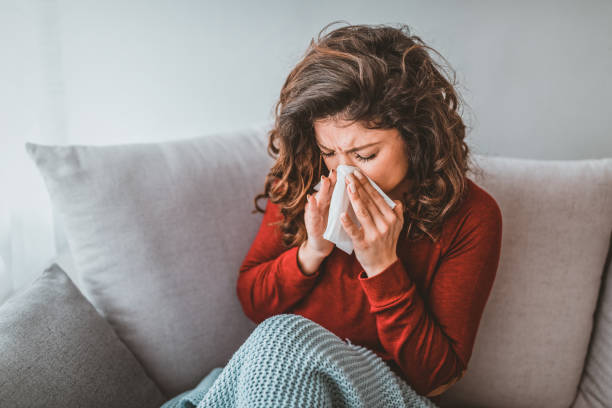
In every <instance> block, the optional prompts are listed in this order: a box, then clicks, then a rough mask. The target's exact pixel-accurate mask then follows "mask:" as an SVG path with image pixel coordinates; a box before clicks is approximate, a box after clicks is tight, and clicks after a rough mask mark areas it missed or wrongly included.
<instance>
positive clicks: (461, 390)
mask: <svg viewBox="0 0 612 408" xmlns="http://www.w3.org/2000/svg"><path fill="white" fill-rule="evenodd" d="M269 128H270V127H269V126H268V127H267V129H269ZM267 129H266V128H260V129H251V130H247V131H239V132H238V131H235V132H229V133H224V134H215V135H207V136H205V137H199V138H194V139H187V140H175V141H172V142H160V143H147V144H133V145H111V146H44V145H35V144H31V145H30V146H29V147H28V149H29V152H30V154H31V157H32V158H33V160H34V161H35V162H36V164H37V166H38V168H39V170H40V173H41V174H42V175H43V177H44V178H45V182H46V185H47V188H48V190H49V194H50V196H51V201H52V204H53V206H54V207H55V210H56V211H55V213H56V214H58V216H59V217H60V218H61V219H62V221H63V222H61V223H60V224H61V225H62V226H63V227H64V228H65V231H64V232H65V236H66V240H67V242H68V246H69V248H70V251H71V255H72V259H73V261H74V268H75V271H76V272H77V274H78V275H79V277H80V279H79V281H78V282H75V283H77V284H80V286H79V287H80V288H81V289H82V291H83V294H85V295H86V296H88V298H90V299H91V301H92V303H93V304H94V305H95V306H96V307H97V308H98V309H99V310H100V313H101V314H102V315H103V316H105V317H106V318H107V319H108V321H109V323H110V324H111V325H112V327H113V328H114V329H115V331H116V332H117V335H118V336H119V337H120V339H121V340H122V341H123V342H124V343H125V344H126V345H128V347H129V349H130V350H131V351H132V352H133V353H134V354H135V355H136V357H137V359H138V360H139V361H140V362H141V363H142V365H143V366H144V367H145V369H146V371H147V373H149V375H150V376H151V378H152V379H154V380H155V382H156V383H158V384H159V387H160V388H161V389H162V390H163V391H165V394H166V395H167V397H170V396H171V395H176V394H178V393H179V392H181V391H183V390H186V389H190V388H193V387H195V386H196V385H197V384H198V381H199V380H201V379H202V378H203V377H204V376H205V375H206V374H207V373H209V372H210V371H211V370H212V369H213V368H214V367H219V366H222V365H223V364H224V362H226V361H227V359H229V358H230V357H231V355H232V354H233V352H234V351H235V350H236V349H237V348H238V347H239V346H240V344H242V343H243V342H244V340H245V339H246V338H247V337H248V335H249V333H250V332H251V331H252V330H253V329H254V328H255V327H256V324H255V323H254V322H253V321H252V320H251V319H249V317H248V316H246V315H245V313H244V309H243V308H242V307H241V303H240V302H239V299H238V297H237V296H236V280H237V277H238V273H239V268H240V266H241V262H242V260H243V259H244V256H245V254H246V253H247V251H248V250H249V248H250V246H251V245H252V244H253V242H254V239H255V237H256V234H257V232H258V228H259V227H260V225H261V222H262V217H263V215H264V214H263V213H260V212H254V210H255V208H254V201H253V199H254V197H255V196H256V195H257V194H259V193H262V192H263V182H264V180H265V175H266V174H267V172H268V171H269V169H270V167H271V165H272V163H273V160H272V159H271V158H270V157H269V156H268V154H267V152H266V146H267V142H268V134H267ZM472 158H473V160H474V164H475V165H476V166H475V170H477V171H478V172H477V173H474V172H470V176H471V178H472V180H474V182H475V183H476V184H477V185H478V186H482V188H483V189H485V190H486V191H487V192H489V193H490V194H491V196H493V197H495V200H496V201H497V203H499V207H500V209H501V210H502V214H503V220H504V231H503V239H502V253H501V257H500V261H499V268H498V271H497V274H496V276H495V283H494V285H493V288H492V290H491V293H490V296H489V299H488V300H487V304H486V307H485V309H484V313H483V315H482V318H481V320H480V324H479V327H478V335H477V336H476V340H475V343H474V345H473V353H472V356H471V358H470V360H469V368H468V371H467V372H466V374H465V376H464V377H463V378H461V380H459V381H458V382H457V383H456V384H454V385H453V386H452V387H451V388H450V389H449V390H448V391H446V392H445V393H444V394H442V395H440V396H438V397H432V400H434V399H438V401H437V402H436V403H437V404H438V405H440V406H441V407H443V406H496V407H505V406H512V407H529V406H570V405H571V403H572V401H573V400H574V398H575V395H576V391H577V389H578V384H579V383H580V379H581V374H582V370H583V367H584V364H585V358H586V356H587V354H586V353H587V349H588V345H589V339H590V334H591V331H592V328H593V317H594V311H595V306H596V302H597V297H598V294H599V290H600V286H601V279H602V273H603V269H604V268H603V265H604V261H605V258H606V254H607V253H608V249H609V242H610V225H612V159H597V160H578V161H554V160H553V161H551V160H529V159H514V158H507V157H495V156H484V155H479V154H474V155H473V157H472ZM316 181H317V180H315V182H316ZM228 203H229V204H228ZM258 205H259V206H260V208H264V207H265V205H266V204H265V200H263V199H260V200H258ZM474 215H475V214H472V215H471V216H474ZM418 248H419V249H420V250H417V248H414V249H412V250H410V251H409V252H408V254H407V256H406V257H405V258H404V259H403V261H405V262H404V263H403V265H404V267H405V269H406V272H407V273H408V274H409V275H410V276H411V279H413V280H414V283H415V284H416V285H417V289H418V293H419V294H421V295H422V296H423V301H424V302H425V303H426V304H427V305H428V306H429V304H430V303H431V300H430V299H428V298H427V296H426V293H427V291H428V290H429V289H430V288H429V287H427V286H425V285H426V284H427V283H428V279H427V278H425V279H424V278H423V276H427V273H429V272H426V271H430V270H433V268H435V265H436V262H437V261H440V260H441V258H440V253H439V248H436V246H435V245H431V244H430V243H421V244H420V245H418ZM465 249H466V250H467V249H469V246H468V247H466V248H465ZM291 250H292V251H295V250H294V249H291ZM340 252H342V251H340ZM264 253H265V252H264ZM294 255H296V253H295V252H294ZM332 255H333V254H332ZM328 258H329V257H328ZM287 260H291V259H290V258H287ZM328 261H331V259H328ZM328 261H326V262H328ZM349 265H350V263H349ZM352 267H355V268H356V266H355V265H353V266H352ZM292 270H294V269H287V271H288V273H287V274H283V277H282V279H283V280H282V281H281V282H284V283H286V284H287V285H288V286H290V285H297V286H298V287H299V286H300V285H303V284H304V282H302V281H301V280H300V279H298V278H297V277H296V275H295V274H293V273H291V271H292ZM347 271H348V272H351V273H355V272H356V270H352V269H350V268H349V269H347ZM322 272H323V274H322V275H324V274H325V263H324V264H323V269H322ZM351 276H354V275H351ZM321 280H322V281H323V277H321ZM325 282H327V284H330V283H332V282H329V281H327V280H325ZM352 283H354V284H356V285H357V287H360V285H361V284H360V283H359V281H352ZM308 284H309V283H308ZM357 293H359V292H357ZM354 294H355V291H354V287H352V286H350V287H340V288H339V289H338V290H337V291H336V292H335V293H334V299H322V301H323V304H324V305H325V306H322V308H323V307H328V306H329V305H330V304H331V303H332V300H336V299H337V300H338V301H340V302H343V303H344V304H350V303H353V299H352V298H351V297H350V296H351V295H354ZM363 294H364V293H363V291H362V292H361V294H360V296H363ZM362 300H363V299H362ZM298 303H299V301H298ZM368 306H369V305H368ZM462 307H465V305H462ZM329 310H330V314H331V312H334V311H335V309H333V308H329ZM335 312H337V311H335ZM600 316H605V315H602V314H600ZM343 319H346V320H347V321H352V322H354V321H355V320H356V317H355V316H354V315H346V316H345V315H343ZM329 320H332V316H330V317H329V319H328V322H329ZM336 320H338V318H336ZM322 323H323V324H324V326H325V327H327V328H328V329H329V328H331V329H333V328H334V325H332V326H330V325H329V324H328V323H326V322H325V321H324V322H322ZM604 324H605V322H604ZM357 327H358V328H359V329H360V330H357V329H351V328H350V327H349V326H348V325H346V327H345V328H342V327H341V329H342V331H344V332H356V338H354V339H353V338H351V340H352V341H353V342H354V343H359V344H361V345H363V344H364V343H363V342H361V341H360V339H364V335H363V334H361V333H364V334H365V333H371V329H368V327H372V320H371V319H368V320H367V321H365V322H362V323H361V324H360V325H358V326H357ZM432 329H433V326H432ZM443 329H444V330H445V328H443ZM176 333H181V334H182V335H179V336H177V335H176ZM339 334H340V336H339V337H341V338H343V339H344V338H346V337H344V336H342V333H339ZM368 337H369V335H368ZM368 348H370V349H373V347H368ZM422 350H423V351H427V350H426V349H425V348H422ZM592 356H593V357H589V358H595V357H596V358H597V359H599V360H595V363H596V364H598V363H599V361H602V363H601V364H608V363H607V362H606V361H604V360H601V358H602V354H601V353H594V354H592ZM592 380H593V381H594V384H596V386H597V387H607V385H606V384H605V382H600V381H605V377H601V378H598V377H594V378H593V379H592ZM483 384H484V385H483ZM516 390H520V392H517V391H516Z"/></svg>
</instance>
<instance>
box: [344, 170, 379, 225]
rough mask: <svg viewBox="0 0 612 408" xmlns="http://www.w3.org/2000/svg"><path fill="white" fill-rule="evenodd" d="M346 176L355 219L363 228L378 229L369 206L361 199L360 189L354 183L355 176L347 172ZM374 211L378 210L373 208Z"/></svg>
mask: <svg viewBox="0 0 612 408" xmlns="http://www.w3.org/2000/svg"><path fill="white" fill-rule="evenodd" d="M347 178H348V179H349V181H348V185H347V190H348V196H349V200H350V201H351V205H352V206H353V211H354V212H355V215H356V216H357V219H358V220H359V222H360V223H361V225H362V226H363V228H364V229H366V230H376V231H378V230H379V228H378V226H377V224H376V221H375V220H374V218H373V216H372V213H371V211H370V208H369V207H368V205H367V203H366V202H365V201H364V200H363V198H362V196H361V193H360V191H359V190H360V189H358V188H357V185H356V183H355V177H354V176H353V175H351V174H349V175H348V176H347ZM351 186H353V188H354V189H355V191H354V192H352V191H351ZM375 211H378V210H375ZM379 217H380V216H379Z"/></svg>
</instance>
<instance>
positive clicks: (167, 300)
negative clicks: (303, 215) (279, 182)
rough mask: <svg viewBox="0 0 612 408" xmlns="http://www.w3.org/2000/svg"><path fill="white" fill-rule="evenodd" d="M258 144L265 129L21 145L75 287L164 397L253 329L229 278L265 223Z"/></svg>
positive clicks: (263, 158) (191, 381)
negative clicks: (64, 248) (41, 183)
mask: <svg viewBox="0 0 612 408" xmlns="http://www.w3.org/2000/svg"><path fill="white" fill-rule="evenodd" d="M264 126H265V125H264ZM266 146H267V136H266V132H265V131H264V129H262V127H261V125H259V126H258V125H256V126H254V127H253V128H247V129H245V130H243V131H239V132H233V133H227V134H216V135H208V136H201V137H195V138H189V139H182V140H174V141H165V142H158V143H138V144H124V145H111V146H78V145H72V146H45V145H40V144H35V143H27V144H26V148H27V152H28V153H29V154H30V156H31V157H32V159H33V160H34V162H35V163H36V164H37V166H38V169H39V170H40V172H41V174H42V176H43V179H44V180H45V185H46V187H47V189H48V191H49V195H50V198H51V204H52V205H53V207H54V209H55V213H56V214H57V216H58V217H59V218H60V219H61V225H63V227H64V229H65V231H64V232H65V236H66V240H67V242H68V246H69V248H70V252H71V254H72V261H73V263H74V267H75V269H76V270H77V271H78V274H79V279H78V280H77V284H79V285H81V288H82V290H83V292H84V294H85V296H86V297H87V298H88V299H89V300H90V301H91V302H92V303H93V304H94V305H95V307H96V308H97V309H98V310H99V311H100V313H101V314H102V315H103V316H104V317H105V318H106V319H107V321H108V322H109V323H110V324H111V326H112V327H113V328H114V329H115V332H116V333H117V334H118V336H119V337H120V338H121V339H122V340H123V341H124V343H125V344H126V345H127V346H128V347H129V349H130V350H131V351H132V352H133V353H134V354H135V355H136V357H137V358H138V360H139V361H140V362H141V363H142V365H143V366H144V367H145V369H146V370H147V372H148V373H149V374H150V376H151V378H152V379H153V380H154V381H155V382H156V383H157V384H158V385H159V387H160V389H161V390H162V391H163V392H164V393H165V394H166V395H169V396H174V395H177V394H179V393H180V392H182V391H185V390H187V389H191V388H193V387H195V386H196V385H197V384H198V383H199V382H200V381H201V380H202V378H204V376H206V374H208V373H209V372H210V371H211V370H212V369H213V368H215V367H220V366H224V365H225V364H226V363H227V361H229V359H230V358H231V356H232V354H233V353H234V352H235V351H236V350H237V349H238V348H239V347H240V345H241V344H242V343H243V342H244V340H246V338H247V337H248V336H249V334H250V333H251V331H252V330H253V329H254V328H255V327H256V325H255V323H253V322H251V321H250V320H249V319H248V317H246V316H245V315H244V312H243V311H242V307H241V305H240V302H239V300H238V297H237V296H236V279H237V277H238V271H239V268H240V264H241V263H242V260H243V258H244V256H245V254H246V253H247V252H248V249H249V247H250V245H251V243H252V240H253V238H254V236H255V234H256V233H257V229H258V228H259V224H260V223H261V219H262V217H263V214H261V213H256V214H253V213H252V210H253V208H254V207H253V206H254V203H253V197H254V196H255V195H256V194H257V193H259V192H261V191H262V188H263V181H264V178H265V175H266V174H267V172H268V170H269V168H270V166H271V164H272V160H271V159H270V158H269V157H268V156H267V155H266ZM260 205H262V206H264V207H265V200H261V201H260Z"/></svg>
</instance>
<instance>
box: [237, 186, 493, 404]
mask: <svg viewBox="0 0 612 408" xmlns="http://www.w3.org/2000/svg"><path fill="white" fill-rule="evenodd" d="M468 181H469V188H468V191H467V195H466V196H465V200H464V201H463V204H462V205H461V207H460V208H459V210H458V211H457V212H456V213H455V214H454V215H453V216H451V217H450V218H449V219H448V221H447V223H446V225H445V229H444V234H443V235H442V237H441V239H440V240H439V241H438V242H437V243H435V244H433V245H432V244H430V242H429V241H425V240H421V241H417V242H408V241H407V240H406V239H405V237H403V236H400V238H399V241H398V244H397V247H398V248H397V255H398V258H399V259H398V260H397V261H396V262H395V263H393V264H392V265H390V266H389V267H387V269H385V270H384V271H383V272H381V273H379V274H377V275H375V276H373V277H368V276H367V275H366V274H365V272H364V270H363V268H362V267H361V265H360V264H359V262H358V261H357V259H356V257H355V254H354V253H352V254H351V255H347V254H346V253H345V252H343V251H339V250H338V248H334V250H333V251H332V253H331V254H330V255H329V256H328V257H327V258H326V259H325V261H324V262H323V263H322V264H321V266H320V268H319V270H317V271H316V273H314V274H312V275H305V274H304V273H303V272H302V271H301V270H300V268H299V265H298V262H297V251H298V248H299V247H298V246H296V247H293V248H291V249H285V248H284V247H283V245H282V243H281V241H280V235H279V230H278V229H277V227H276V225H270V224H271V223H274V222H275V221H279V220H281V219H282V214H281V213H280V208H279V206H278V205H276V204H274V203H271V202H268V204H267V207H266V214H265V215H264V219H263V221H262V226H261V229H260V231H259V232H258V235H257V237H256V238H255V241H254V243H253V246H252V247H251V250H250V251H249V253H248V254H247V256H246V258H245V260H244V262H243V264H242V267H241V269H240V276H239V277H238V283H237V293H238V297H239V298H240V300H241V302H242V305H243V308H244V311H245V314H246V315H247V316H249V317H250V318H251V319H253V321H255V322H256V323H259V322H261V321H262V320H264V319H266V318H267V317H269V316H272V315H274V314H279V313H284V312H286V313H295V314H300V315H302V316H305V317H307V318H309V319H311V320H313V321H316V322H318V323H320V324H321V325H323V326H324V327H326V328H328V329H329V330H331V331H332V332H334V333H335V334H336V335H338V336H339V337H341V338H348V339H351V340H352V341H353V342H354V343H356V344H360V345H363V346H365V347H367V348H370V349H372V350H373V351H375V352H376V353H377V354H378V355H379V356H381V357H382V358H383V359H384V360H386V361H388V362H389V365H390V366H391V367H392V368H393V369H394V371H396V372H397V374H398V375H400V376H402V377H403V378H404V379H405V380H406V381H407V382H408V383H409V384H410V385H411V386H413V387H414V388H415V389H416V391H417V392H419V394H421V395H428V394H429V393H430V392H431V391H433V390H434V389H436V388H438V387H440V386H442V385H444V384H447V383H449V382H450V381H452V380H453V379H455V378H459V377H461V376H462V375H463V373H464V371H465V370H466V369H467V365H468V361H469V359H470V356H471V354H472V348H473V344H474V340H475V337H476V332H477V329H478V324H479V321H480V318H481V315H482V313H483V310H484V307H485V304H486V301H487V298H488V296H489V292H490V290H491V287H492V285H493V281H494V278H495V274H496V271H497V266H498V261H499V257H500V250H501V237H502V216H501V211H500V209H499V206H498V205H497V203H496V202H495V200H494V199H493V197H491V195H489V194H488V193H487V192H486V191H485V190H483V189H482V188H480V187H478V186H477V185H476V184H475V183H474V182H472V181H471V180H469V179H468ZM424 255H429V256H424ZM425 299H427V300H428V301H427V303H426V301H425Z"/></svg>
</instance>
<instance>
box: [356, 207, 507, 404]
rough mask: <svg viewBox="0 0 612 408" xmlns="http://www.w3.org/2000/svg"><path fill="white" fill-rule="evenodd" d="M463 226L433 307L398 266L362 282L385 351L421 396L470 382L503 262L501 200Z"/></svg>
mask: <svg viewBox="0 0 612 408" xmlns="http://www.w3.org/2000/svg"><path fill="white" fill-rule="evenodd" d="M460 225H461V227H460V228H459V230H458V231H457V232H456V234H455V236H454V237H453V239H452V242H451V244H450V245H449V247H448V250H447V251H446V252H445V253H444V254H442V256H441V258H440V262H439V265H438V268H437V269H436V272H435V275H434V278H433V281H432V285H431V288H430V291H429V294H428V298H427V301H425V300H424V299H423V297H422V296H421V294H420V293H419V291H418V290H417V287H416V286H415V283H414V282H413V280H412V279H411V278H410V274H409V272H408V271H407V270H406V269H405V268H404V266H403V264H402V262H401V260H399V259H398V260H397V261H396V262H395V263H393V264H392V265H390V266H389V267H387V268H386V269H385V270H384V271H382V272H381V273H379V274H377V275H374V276H372V277H367V276H366V275H365V272H362V273H361V274H360V275H359V281H360V283H361V286H362V288H363V290H364V291H365V293H366V296H367V297H368V300H369V302H370V311H371V312H372V313H374V314H375V316H376V325H377V330H378V335H379V338H380V341H381V344H382V345H383V347H384V348H385V350H386V351H387V352H388V353H389V354H391V355H392V357H393V359H394V361H395V362H396V363H397V364H398V366H399V367H400V368H401V370H402V372H403V373H404V376H405V378H406V380H407V381H408V382H409V383H410V384H411V386H412V387H413V388H414V389H415V391H417V392H418V393H419V394H421V395H428V394H429V393H430V392H431V391H432V390H436V389H437V388H440V386H442V385H448V386H450V385H452V384H448V383H449V382H451V383H453V382H455V381H457V380H458V379H459V378H460V377H461V376H463V374H464V372H465V370H466V369H467V365H468V361H469V359H470V356H471V354H472V348H473V345H474V341H475V337H476V332H477V330H478V326H479V323H480V318H481V316H482V313H483V310H484V307H485V304H486V302H487V299H488V296H489V293H490V291H491V288H492V285H493V281H494V279H495V275H496V271H497V266H498V263H499V257H500V252H501V233H502V217H501V211H500V209H499V207H498V206H497V203H496V202H495V201H494V200H493V201H492V203H491V204H487V205H485V206H482V207H480V206H479V208H478V209H477V210H476V211H472V212H471V213H468V214H467V215H466V216H465V218H464V219H463V220H462V223H461V224H460ZM438 391H439V390H436V392H434V393H433V394H434V395H437V393H438Z"/></svg>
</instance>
